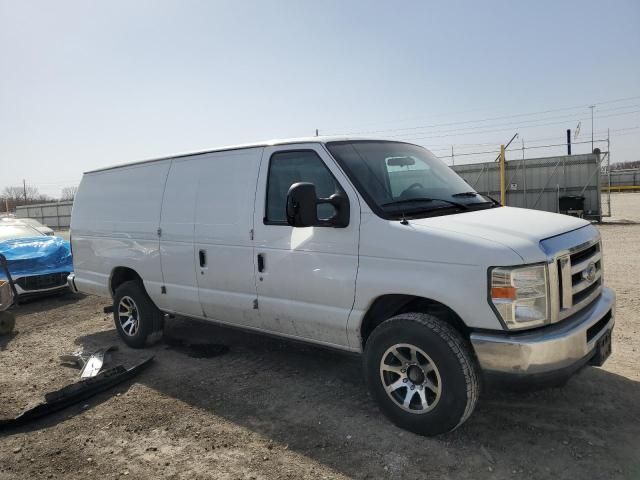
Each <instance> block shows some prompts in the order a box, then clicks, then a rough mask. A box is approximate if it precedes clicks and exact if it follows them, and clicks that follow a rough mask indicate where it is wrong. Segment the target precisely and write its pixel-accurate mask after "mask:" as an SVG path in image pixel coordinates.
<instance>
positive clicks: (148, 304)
mask: <svg viewBox="0 0 640 480" xmlns="http://www.w3.org/2000/svg"><path fill="white" fill-rule="evenodd" d="M123 300H124V303H123V306H122V307H121V302H123ZM131 303H133V308H132V309H131V311H133V312H135V316H136V319H137V322H136V323H137V327H136V328H135V329H134V330H132V329H131V324H128V325H127V318H125V317H124V316H123V317H122V321H121V318H120V317H121V313H123V312H124V311H125V309H124V305H125V304H127V305H131ZM113 321H114V323H115V325H116V329H117V330H118V333H119V334H120V337H121V338H122V340H124V342H125V343H126V344H127V345H129V346H130V347H133V348H143V347H145V346H149V345H153V344H154V343H156V342H157V341H158V340H160V338H162V330H163V328H164V315H163V314H162V312H161V311H160V310H158V307H156V306H155V304H154V303H153V300H151V298H150V297H149V295H148V294H147V292H146V291H145V289H144V287H143V286H142V285H141V284H140V282H138V281H135V280H130V281H128V282H124V283H123V284H122V285H120V286H119V287H118V288H117V289H116V292H115V295H114V296H113Z"/></svg>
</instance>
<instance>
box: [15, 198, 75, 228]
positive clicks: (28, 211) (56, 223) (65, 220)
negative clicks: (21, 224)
mask: <svg viewBox="0 0 640 480" xmlns="http://www.w3.org/2000/svg"><path fill="white" fill-rule="evenodd" d="M72 206H73V202H71V201H70V202H59V203H39V204H36V205H22V206H19V207H16V217H20V218H33V219H35V220H37V221H39V222H40V223H42V224H44V225H47V226H48V227H51V228H63V229H64V228H69V226H70V225H71V207H72Z"/></svg>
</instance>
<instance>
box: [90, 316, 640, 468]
mask: <svg viewBox="0 0 640 480" xmlns="http://www.w3.org/2000/svg"><path fill="white" fill-rule="evenodd" d="M166 337H167V338H169V339H172V341H173V343H174V345H175V344H176V342H178V345H184V344H187V345H188V344H189V343H190V342H191V343H196V344H198V343H203V340H204V341H210V342H212V343H217V344H224V345H227V346H228V347H229V351H228V352H227V353H224V354H221V355H214V356H211V357H210V358H192V357H190V356H188V355H187V354H185V351H184V350H180V349H178V350H176V349H175V348H172V347H169V346H167V344H166V343H161V344H160V345H158V346H156V347H154V348H153V349H151V350H153V352H154V353H155V356H156V357H155V358H156V360H155V365H153V366H151V367H150V368H149V370H148V371H145V372H143V373H142V374H141V375H140V376H139V377H138V378H137V379H136V380H134V381H137V382H140V383H142V384H144V385H146V386H148V387H150V388H152V389H154V390H156V391H158V392H161V393H162V394H165V395H168V396H170V397H173V398H176V399H179V400H181V401H183V402H186V403H188V404H190V405H192V406H194V407H197V408H198V409H200V410H202V411H205V412H209V413H210V414H211V415H215V416H218V417H222V418H223V419H225V420H228V421H230V422H233V423H235V424H237V425H240V426H242V427H244V428H246V429H249V430H252V431H255V432H257V433H259V434H260V435H262V436H264V437H267V438H270V439H272V440H273V442H277V443H279V444H282V445H288V448H289V449H290V450H293V451H296V452H298V453H300V454H302V455H305V456H307V457H310V458H313V459H314V460H316V461H318V462H321V463H323V464H325V465H328V466H330V467H332V468H333V469H335V470H337V471H340V472H343V473H345V474H347V475H350V476H354V477H356V478H367V475H370V476H372V477H377V476H380V474H381V473H382V474H384V475H391V476H397V477H402V478H424V476H425V475H426V474H429V475H430V476H431V475H434V474H436V473H437V474H439V475H441V476H442V475H456V474H459V473H462V472H470V473H472V476H473V477H477V476H485V475H490V471H495V472H500V471H501V470H503V471H504V473H505V474H506V473H509V474H511V473H513V471H515V472H516V473H520V472H525V473H529V474H536V475H539V476H543V477H544V476H548V475H549V474H550V473H556V474H557V476H559V477H560V478H561V477H564V476H568V477H571V476H574V474H581V476H584V475H586V476H587V477H590V476H592V475H593V474H594V472H593V471H592V470H591V469H590V467H589V465H593V462H594V461H597V464H598V468H599V472H603V474H604V475H605V476H606V477H611V476H616V475H625V476H626V475H628V474H629V472H631V471H633V472H637V473H638V475H640V463H639V461H638V460H637V452H638V451H640V440H639V436H638V433H640V432H639V430H640V429H639V427H638V426H639V425H640V407H639V405H638V399H640V383H638V382H634V381H631V380H629V379H627V378H625V377H622V376H619V375H616V374H612V373H609V372H607V371H605V370H602V369H596V368H587V369H585V370H583V371H582V372H581V373H580V374H579V375H578V376H576V377H574V378H573V379H572V380H571V381H570V382H569V383H568V385H567V386H565V387H564V388H562V389H551V390H544V391H538V392H530V393H524V394H523V393H513V392H502V391H491V392H484V394H483V397H482V399H481V402H480V404H479V405H478V408H477V409H476V411H475V412H474V414H473V415H472V417H471V418H470V419H469V421H467V423H465V424H464V425H463V426H462V427H460V428H459V429H458V430H456V431H455V432H453V433H450V434H447V435H443V436H440V437H437V438H423V437H419V436H417V435H414V434H411V433H408V432H405V431H402V430H400V429H398V428H397V427H395V426H393V425H392V424H390V423H389V422H388V421H387V420H386V419H385V418H384V417H383V416H382V415H381V414H380V413H379V411H378V410H377V408H376V406H375V404H374V403H373V401H372V400H371V399H370V398H369V396H368V394H367V390H366V387H365V385H364V382H363V374H362V368H361V359H360V357H358V356H354V355H351V354H344V353H340V352H334V351H330V350H326V349H322V348H317V347H314V346H308V345H304V344H298V343H294V342H289V341H283V340H279V339H272V338H269V337H265V336H261V335H257V334H251V333H246V332H242V331H238V330H234V329H228V328H222V327H218V326H214V325H211V324H208V323H205V322H199V321H195V320H188V319H175V320H172V321H169V322H168V325H167V329H166ZM78 343H79V344H82V345H83V346H85V347H96V346H105V345H109V344H113V343H118V344H119V345H120V349H121V352H123V353H126V354H127V355H128V356H129V357H130V360H131V361H132V362H133V361H135V360H136V359H139V358H142V357H144V356H147V355H148V354H149V353H150V352H149V351H148V350H142V351H141V350H130V349H127V348H126V347H124V345H123V344H122V342H120V341H119V340H118V338H117V334H116V332H115V330H110V331H106V332H100V333H96V334H93V335H89V336H86V337H81V338H79V339H78ZM186 353H188V352H186ZM205 357H206V355H205ZM587 460H589V461H587ZM568 466H570V468H569V467H568ZM616 472H617V473H616ZM622 472H625V473H624V474H623V473H622ZM534 476H535V475H534Z"/></svg>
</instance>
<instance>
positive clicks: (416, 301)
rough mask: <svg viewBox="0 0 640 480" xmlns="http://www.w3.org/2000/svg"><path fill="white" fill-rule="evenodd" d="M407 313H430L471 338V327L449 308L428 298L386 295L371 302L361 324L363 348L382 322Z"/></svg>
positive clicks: (465, 336)
mask: <svg viewBox="0 0 640 480" xmlns="http://www.w3.org/2000/svg"><path fill="white" fill-rule="evenodd" d="M407 312H420V313H430V314H432V315H435V316H437V317H438V318H440V319H441V320H444V321H446V322H447V323H449V324H450V325H451V326H453V327H454V328H455V329H456V330H458V331H459V332H460V334H462V335H463V337H464V338H469V333H470V330H469V327H467V325H466V324H465V323H464V321H463V320H462V318H461V317H460V316H459V315H458V314H457V313H456V312H455V311H454V310H453V309H452V308H450V307H449V306H447V305H445V304H443V303H441V302H439V301H437V300H433V299H430V298H427V297H420V296H416V295H406V294H395V293H393V294H385V295H381V296H379V297H377V298H376V299H375V300H373V302H371V304H370V306H369V308H368V309H367V312H366V313H365V315H364V317H363V319H362V322H361V324H360V339H361V347H362V349H363V350H364V346H365V344H366V343H367V339H368V338H369V336H370V335H371V332H373V330H375V328H376V327H377V326H378V325H380V324H381V323H382V322H384V321H385V320H387V319H388V318H391V317H393V316H395V315H399V314H401V313H407Z"/></svg>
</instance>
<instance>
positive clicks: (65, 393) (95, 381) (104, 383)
mask: <svg viewBox="0 0 640 480" xmlns="http://www.w3.org/2000/svg"><path fill="white" fill-rule="evenodd" d="M152 360H153V357H149V358H147V359H146V360H144V361H142V362H140V363H138V364H137V365H134V366H133V367H131V368H128V369H127V368H125V367H123V366H122V365H119V366H117V367H114V368H110V369H108V370H104V371H103V372H101V373H100V374H98V375H96V376H95V377H91V378H87V379H86V380H82V381H80V382H78V383H73V384H71V385H68V386H66V387H63V388H61V389H60V390H57V391H55V392H51V393H47V394H46V395H45V397H44V398H45V401H44V403H41V404H39V405H36V406H35V407H33V408H31V409H30V410H26V411H25V412H22V413H21V414H20V415H18V416H17V417H16V418H12V419H3V420H0V431H2V430H8V429H11V428H15V427H18V426H21V425H24V424H25V423H27V422H30V421H32V420H35V419H37V418H40V417H44V416H46V415H49V414H51V413H54V412H57V411H58V410H62V409H63V408H66V407H69V406H71V405H73V404H75V403H78V402H81V401H83V400H86V399H87V398H90V397H92V396H94V395H96V394H98V393H100V392H104V391H105V390H108V389H110V388H112V387H114V386H116V385H118V384H120V383H122V382H124V381H126V380H129V379H130V378H133V377H135V376H136V375H137V374H138V373H140V372H141V371H142V370H143V369H144V368H145V367H146V366H148V365H149V363H151V361H152Z"/></svg>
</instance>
